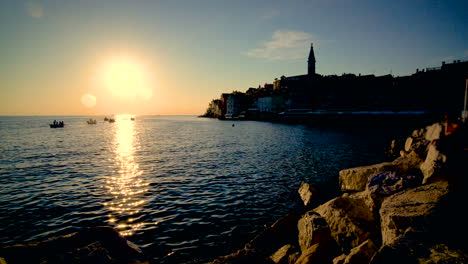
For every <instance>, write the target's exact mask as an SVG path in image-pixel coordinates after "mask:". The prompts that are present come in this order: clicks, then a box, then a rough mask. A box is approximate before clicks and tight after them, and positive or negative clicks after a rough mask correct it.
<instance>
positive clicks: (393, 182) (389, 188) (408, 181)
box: [366, 171, 423, 204]
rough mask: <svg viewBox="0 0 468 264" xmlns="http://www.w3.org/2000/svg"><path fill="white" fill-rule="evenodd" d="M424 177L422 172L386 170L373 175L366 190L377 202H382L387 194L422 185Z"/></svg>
mask: <svg viewBox="0 0 468 264" xmlns="http://www.w3.org/2000/svg"><path fill="white" fill-rule="evenodd" d="M422 179H423V176H422V175H421V174H420V173H419V174H418V175H407V174H406V175H402V174H398V173H397V172H395V171H386V172H382V173H378V174H374V175H373V176H371V178H370V179H369V182H368V183H367V187H366V191H367V192H369V194H370V197H371V198H372V199H373V200H374V202H375V203H376V204H380V203H381V202H382V200H383V199H384V198H385V197H387V196H390V195H393V194H395V193H397V192H400V191H402V190H405V189H409V188H413V187H416V186H419V185H421V183H422Z"/></svg>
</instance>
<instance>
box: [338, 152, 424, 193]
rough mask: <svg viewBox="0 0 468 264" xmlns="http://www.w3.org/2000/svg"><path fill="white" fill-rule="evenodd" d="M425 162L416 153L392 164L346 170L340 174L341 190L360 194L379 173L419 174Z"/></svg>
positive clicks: (398, 159)
mask: <svg viewBox="0 0 468 264" xmlns="http://www.w3.org/2000/svg"><path fill="white" fill-rule="evenodd" d="M422 162H423V160H422V159H421V158H420V157H419V155H417V154H416V153H414V152H411V153H410V154H408V155H406V156H403V157H399V158H397V159H395V160H394V161H392V162H384V163H379V164H374V165H369V166H362V167H355V168H350V169H344V170H341V171H340V172H339V180H340V188H341V190H342V191H344V192H350V191H351V192H352V191H354V192H360V191H364V190H365V189H366V185H367V182H368V181H369V178H370V177H371V176H373V175H374V174H377V173H382V172H387V171H395V172H398V173H399V174H413V173H418V171H419V167H420V165H421V163H422Z"/></svg>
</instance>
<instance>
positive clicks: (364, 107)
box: [202, 45, 468, 126]
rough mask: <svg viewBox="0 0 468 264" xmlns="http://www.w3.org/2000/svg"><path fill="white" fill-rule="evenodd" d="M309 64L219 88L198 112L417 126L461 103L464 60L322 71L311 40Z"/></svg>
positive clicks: (467, 71)
mask: <svg viewBox="0 0 468 264" xmlns="http://www.w3.org/2000/svg"><path fill="white" fill-rule="evenodd" d="M307 65H308V68H307V69H308V71H307V74H304V75H296V76H289V77H286V76H281V77H280V78H276V79H275V80H274V81H273V82H272V83H265V84H264V85H263V87H262V86H259V87H258V88H248V89H247V90H246V91H245V92H240V91H233V92H232V93H223V94H221V96H220V98H219V99H214V100H212V101H211V102H210V103H209V105H208V108H207V110H206V112H205V114H203V115H202V116H203V117H212V118H218V119H246V120H268V121H285V122H312V123H314V124H320V125H324V124H339V125H348V124H349V123H355V122H357V121H362V122H360V123H362V124H365V123H369V122H371V123H373V125H377V124H378V123H379V122H380V123H382V122H384V123H388V122H391V121H397V122H399V123H401V122H404V121H409V122H414V121H417V120H419V121H420V124H415V125H416V126H418V125H425V124H427V123H428V122H433V119H434V118H436V119H440V117H441V116H442V115H443V114H445V113H452V114H458V115H459V114H460V113H461V111H462V109H463V98H464V93H465V82H466V79H468V61H460V60H454V61H453V62H451V63H446V62H442V65H441V66H440V67H432V68H425V69H416V72H415V73H414V74H411V75H409V76H393V75H391V74H387V75H382V76H375V75H374V74H367V75H361V74H358V75H356V74H353V73H343V74H342V75H341V76H338V75H320V74H318V73H316V59H315V53H314V48H313V46H312V45H311V47H310V53H309V57H308V63H307ZM425 120H429V121H427V122H425Z"/></svg>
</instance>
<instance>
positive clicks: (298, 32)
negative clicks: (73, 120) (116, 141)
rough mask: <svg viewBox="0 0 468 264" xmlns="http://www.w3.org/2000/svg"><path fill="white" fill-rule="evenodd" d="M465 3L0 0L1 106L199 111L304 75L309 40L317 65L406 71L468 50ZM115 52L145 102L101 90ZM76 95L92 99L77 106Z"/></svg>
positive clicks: (464, 55)
mask: <svg viewBox="0 0 468 264" xmlns="http://www.w3.org/2000/svg"><path fill="white" fill-rule="evenodd" d="M467 10H468V2H467V1H423V0H416V1H338V0H328V1H326V0H316V1H245V0H237V1H219V0H218V1H211V0H210V1H194V0H192V1H177V0H176V1H138V0H136V1H109V0H107V1H106V0H101V1H58V0H54V1H52V0H50V1H46V0H44V1H40V0H35V1H7V0H3V1H1V3H0V36H1V38H2V41H0V56H1V58H2V59H1V60H0V94H1V95H3V96H1V97H2V98H3V99H0V114H82V113H86V114H88V113H89V114H93V113H94V114H101V113H105V112H109V111H113V112H115V111H117V109H115V108H112V107H110V105H117V106H119V107H121V109H123V108H125V109H124V110H125V111H133V112H136V113H147V114H201V113H202V112H203V111H204V110H205V108H206V106H207V104H208V102H209V101H210V100H211V99H212V98H217V97H218V96H219V95H220V94H221V93H223V92H230V91H232V90H239V91H245V90H247V88H249V87H257V86H258V85H259V84H264V83H265V82H269V83H271V82H272V81H273V79H274V78H276V77H280V76H281V75H286V76H288V75H298V74H304V73H306V72H307V62H306V60H307V55H308V51H309V47H310V43H311V42H313V43H314V48H315V56H316V60H317V67H316V68H317V72H318V73H320V74H324V75H329V74H338V75H341V74H342V73H355V74H359V73H362V74H376V75H383V74H388V73H392V74H393V75H396V76H402V75H410V74H412V73H414V72H415V71H416V68H426V67H436V66H440V65H441V62H442V61H447V62H451V61H453V60H455V59H460V60H467V59H468V19H467V17H468V16H467V15H466V11H467ZM121 55H125V56H130V57H132V58H134V59H135V60H137V61H139V62H142V63H143V64H144V65H146V66H145V67H146V71H147V73H148V75H150V76H151V79H152V81H151V87H152V89H153V98H152V99H151V100H149V101H148V100H147V101H141V102H138V100H136V99H135V100H133V99H132V100H133V101H132V102H128V100H127V102H124V101H125V100H123V99H122V98H115V100H114V101H112V100H111V98H110V97H111V96H110V95H108V96H106V94H105V93H104V92H103V91H102V90H99V89H100V88H99V87H98V85H97V84H96V82H95V80H93V78H95V76H96V74H97V73H96V72H98V68H99V65H100V64H102V63H105V62H106V61H110V60H111V58H112V57H115V56H121ZM84 93H90V94H93V95H95V96H97V98H98V103H97V104H96V107H94V108H93V109H88V108H83V107H82V105H81V104H80V102H79V98H80V97H81V95H82V94H84ZM98 95H99V96H98ZM49 99H50V100H53V101H55V102H57V103H56V104H55V105H53V106H50V105H48V104H45V103H44V101H47V100H49ZM106 100H107V102H106ZM12 101H13V102H15V103H12ZM18 103H20V104H18Z"/></svg>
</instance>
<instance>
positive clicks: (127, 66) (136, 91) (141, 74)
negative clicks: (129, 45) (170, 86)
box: [102, 58, 153, 99]
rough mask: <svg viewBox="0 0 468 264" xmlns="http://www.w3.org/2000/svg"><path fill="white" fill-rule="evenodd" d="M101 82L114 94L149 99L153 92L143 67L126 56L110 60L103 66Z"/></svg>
mask: <svg viewBox="0 0 468 264" xmlns="http://www.w3.org/2000/svg"><path fill="white" fill-rule="evenodd" d="M102 78H103V83H104V85H105V87H106V88H107V89H108V90H109V91H110V92H111V93H112V94H113V95H115V96H119V97H127V98H136V97H141V98H143V99H150V98H151V97H152V96H153V92H152V90H151V88H150V85H149V83H148V76H147V73H146V71H145V69H144V67H143V66H142V65H141V64H139V63H138V62H136V61H133V60H131V59H128V58H120V59H115V60H113V61H111V62H110V63H109V64H107V65H106V66H105V68H104V72H103V76H102Z"/></svg>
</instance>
